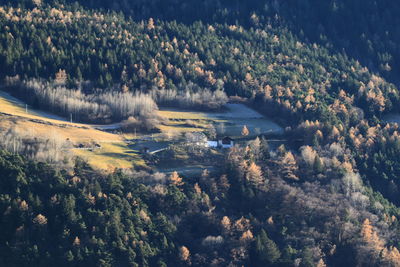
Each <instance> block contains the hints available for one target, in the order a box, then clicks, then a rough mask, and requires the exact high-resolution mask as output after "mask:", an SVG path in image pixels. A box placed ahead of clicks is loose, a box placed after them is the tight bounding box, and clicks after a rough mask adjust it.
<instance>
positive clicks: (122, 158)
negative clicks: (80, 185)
mask: <svg viewBox="0 0 400 267" xmlns="http://www.w3.org/2000/svg"><path fill="white" fill-rule="evenodd" d="M73 153H74V154H75V155H77V156H79V157H82V158H83V159H85V160H87V162H88V163H89V164H90V165H91V166H92V167H94V168H97V169H102V170H106V171H113V170H114V169H115V168H132V167H134V166H145V165H146V163H145V162H144V160H143V159H142V158H140V156H139V155H138V154H137V151H135V150H132V149H130V148H129V147H128V146H127V145H126V143H124V142H121V143H101V148H100V149H95V150H93V151H89V150H82V149H73Z"/></svg>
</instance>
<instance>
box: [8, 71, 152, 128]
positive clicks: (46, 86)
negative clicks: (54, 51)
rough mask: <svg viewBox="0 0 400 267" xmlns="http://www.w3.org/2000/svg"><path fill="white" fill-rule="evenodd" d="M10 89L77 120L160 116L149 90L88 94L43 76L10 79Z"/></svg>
mask: <svg viewBox="0 0 400 267" xmlns="http://www.w3.org/2000/svg"><path fill="white" fill-rule="evenodd" d="M7 86H8V88H9V90H10V91H11V92H12V93H13V94H16V95H18V96H19V97H21V98H23V99H24V100H25V101H26V102H28V103H29V104H32V105H34V106H35V107H37V108H40V109H44V110H49V111H51V112H54V113H56V114H60V115H62V116H65V117H68V118H69V117H70V116H72V118H73V120H75V121H80V122H91V123H108V122H111V121H121V120H124V119H127V118H129V117H135V118H136V119H138V120H139V121H141V120H142V119H143V120H145V119H148V118H151V117H153V116H156V112H155V111H156V110H157V109H158V107H157V104H156V103H155V102H154V101H153V99H152V97H151V96H150V95H148V94H144V93H140V92H136V93H135V94H132V93H130V92H124V93H122V92H99V93H92V94H85V93H84V92H82V90H81V89H80V88H78V89H69V88H66V87H64V86H54V85H53V84H51V83H48V82H42V81H39V80H29V81H20V80H19V79H9V80H8V83H7Z"/></svg>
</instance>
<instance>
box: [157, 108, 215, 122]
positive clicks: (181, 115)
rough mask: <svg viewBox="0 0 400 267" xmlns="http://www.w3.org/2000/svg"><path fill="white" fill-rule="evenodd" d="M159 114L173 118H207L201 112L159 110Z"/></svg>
mask: <svg viewBox="0 0 400 267" xmlns="http://www.w3.org/2000/svg"><path fill="white" fill-rule="evenodd" d="M158 113H159V115H160V116H162V117H164V118H167V119H173V120H208V119H209V118H208V117H207V116H206V115H205V114H204V113H202V112H191V111H177V110H168V109H165V110H160V111H158Z"/></svg>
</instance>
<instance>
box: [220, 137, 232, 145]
mask: <svg viewBox="0 0 400 267" xmlns="http://www.w3.org/2000/svg"><path fill="white" fill-rule="evenodd" d="M218 145H219V146H220V147H222V148H231V147H233V145H234V142H233V139H232V138H230V137H229V136H225V137H224V138H222V139H221V140H218Z"/></svg>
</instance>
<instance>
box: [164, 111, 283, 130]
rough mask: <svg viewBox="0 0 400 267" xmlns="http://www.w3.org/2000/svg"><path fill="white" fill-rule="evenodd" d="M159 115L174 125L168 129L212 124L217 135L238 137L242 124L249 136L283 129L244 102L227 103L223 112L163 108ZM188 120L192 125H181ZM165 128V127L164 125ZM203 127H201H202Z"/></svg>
mask: <svg viewBox="0 0 400 267" xmlns="http://www.w3.org/2000/svg"><path fill="white" fill-rule="evenodd" d="M160 115H162V116H163V117H165V118H167V119H169V120H172V121H174V122H175V123H176V125H170V126H169V128H167V129H168V130H173V129H178V130H180V131H181V132H185V131H203V130H204V129H205V128H208V127H210V126H211V125H213V126H214V127H215V129H216V131H217V133H218V134H219V135H229V136H233V137H238V136H240V135H241V131H242V128H243V126H245V125H246V127H247V128H248V129H249V131H250V136H253V135H259V134H263V133H274V134H277V133H281V132H283V129H282V128H281V127H280V126H279V125H277V124H276V123H274V122H273V121H271V120H269V119H268V118H265V117H264V116H263V115H261V114H260V113H258V112H257V111H255V110H253V109H251V108H249V107H247V106H246V105H244V104H227V105H226V110H225V111H223V112H193V111H187V110H180V109H163V110H160ZM188 121H189V122H190V124H191V125H192V124H193V127H182V128H181V129H180V128H179V127H177V125H179V124H181V125H185V122H188ZM165 128H166V127H165ZM202 128H203V129H202Z"/></svg>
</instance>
